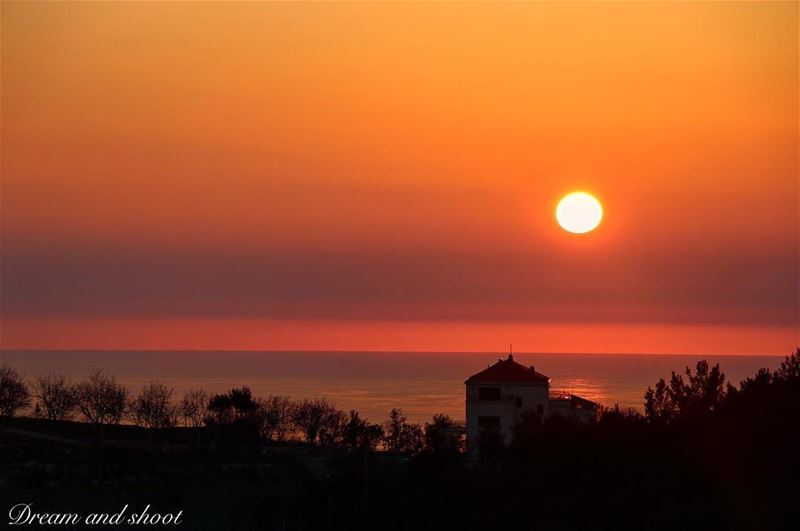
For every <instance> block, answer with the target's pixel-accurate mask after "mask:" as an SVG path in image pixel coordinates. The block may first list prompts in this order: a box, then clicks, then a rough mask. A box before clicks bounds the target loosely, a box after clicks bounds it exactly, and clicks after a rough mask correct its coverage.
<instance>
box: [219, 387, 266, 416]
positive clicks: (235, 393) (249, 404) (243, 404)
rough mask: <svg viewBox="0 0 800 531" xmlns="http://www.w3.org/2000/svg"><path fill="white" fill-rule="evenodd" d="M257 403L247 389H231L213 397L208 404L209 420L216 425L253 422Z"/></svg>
mask: <svg viewBox="0 0 800 531" xmlns="http://www.w3.org/2000/svg"><path fill="white" fill-rule="evenodd" d="M257 410H258V402H256V400H255V399H254V398H253V393H252V391H250V388H249V387H241V388H235V389H231V390H230V391H228V392H227V393H225V394H221V395H214V396H213V397H212V398H211V400H210V401H209V404H208V412H209V420H211V421H213V422H214V423H216V424H230V423H232V422H235V421H238V420H253V417H254V414H255V412H256V411H257Z"/></svg>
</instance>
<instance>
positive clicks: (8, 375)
mask: <svg viewBox="0 0 800 531" xmlns="http://www.w3.org/2000/svg"><path fill="white" fill-rule="evenodd" d="M30 401H31V393H30V390H29V389H28V385H27V384H26V383H25V380H23V379H22V376H20V374H19V373H18V372H17V371H16V370H15V369H12V368H11V367H9V366H8V365H7V364H5V363H4V364H3V365H2V366H0V416H5V417H13V416H14V415H15V414H16V413H17V411H19V410H20V409H23V408H26V407H28V405H30Z"/></svg>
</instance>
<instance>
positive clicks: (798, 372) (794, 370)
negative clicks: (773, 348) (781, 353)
mask: <svg viewBox="0 0 800 531" xmlns="http://www.w3.org/2000/svg"><path fill="white" fill-rule="evenodd" d="M775 376H776V378H779V379H781V380H783V381H785V382H794V383H797V382H800V348H798V349H796V350H795V351H794V353H793V354H792V355H791V356H786V359H785V360H783V361H782V362H781V366H780V367H778V370H777V371H775Z"/></svg>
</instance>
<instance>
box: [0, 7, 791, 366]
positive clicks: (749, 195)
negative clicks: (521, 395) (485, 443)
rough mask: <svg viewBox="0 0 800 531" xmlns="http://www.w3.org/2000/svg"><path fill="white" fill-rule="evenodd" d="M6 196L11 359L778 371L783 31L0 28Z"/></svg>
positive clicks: (95, 16) (716, 25)
mask: <svg viewBox="0 0 800 531" xmlns="http://www.w3.org/2000/svg"><path fill="white" fill-rule="evenodd" d="M575 189H585V190H588V191H591V192H593V193H595V194H596V195H597V197H598V198H599V199H600V200H601V201H602V202H603V205H604V208H605V212H606V217H605V219H604V221H603V224H602V225H601V226H600V228H599V229H598V230H597V231H595V232H593V233H591V234H589V235H584V236H575V235H570V234H568V233H566V232H564V231H562V230H560V229H559V228H558V227H557V225H556V224H555V220H554V217H553V210H554V208H555V204H556V203H557V201H558V199H559V198H560V197H561V196H562V195H563V194H565V193H567V192H569V191H572V190H575ZM1 191H2V194H1V195H0V201H1V206H2V210H1V212H0V214H1V215H2V226H1V227H0V230H1V231H2V240H1V241H0V246H2V248H1V250H2V255H1V256H0V259H1V260H2V264H1V265H2V269H0V280H1V281H2V283H1V284H0V288H2V290H0V304H1V305H2V306H0V310H1V313H2V321H1V322H0V324H2V329H1V330H0V331H1V332H2V334H1V335H0V346H2V347H3V348H83V347H93V348H202V347H204V346H205V347H207V348H267V349H268V348H297V349H304V348H314V349H349V348H364V349H367V348H368V349H407V350H408V349H411V350H498V349H499V350H504V349H505V348H506V345H507V344H508V343H509V342H514V343H515V349H517V348H518V349H519V350H528V351H537V350H538V351H554V350H556V351H591V352H602V351H622V352H642V351H646V352H690V353H696V352H719V353H763V354H786V353H788V352H789V351H790V350H792V349H793V348H794V347H795V346H796V345H797V344H798V343H800V337H798V297H799V296H800V282H799V281H798V270H799V269H800V267H799V264H798V247H799V246H800V243H799V242H800V236H799V234H798V232H799V231H800V218H798V215H799V213H800V208H799V206H798V201H800V192H799V191H798V5H797V4H796V3H791V2H783V3H768V2H766V3H644V2H642V3H565V4H559V3H462V4H452V3H441V4H421V3H419V4H410V3H409V4H406V3H376V4H368V3H330V4H318V3H302V4H295V3H233V4H226V3H194V2H192V3H111V4H101V3H46V2H45V3H16V2H3V3H2V190H1Z"/></svg>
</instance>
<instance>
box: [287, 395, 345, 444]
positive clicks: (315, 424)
mask: <svg viewBox="0 0 800 531" xmlns="http://www.w3.org/2000/svg"><path fill="white" fill-rule="evenodd" d="M340 416H341V412H339V411H337V410H336V408H335V407H333V406H332V405H331V404H329V403H328V401H327V400H325V399H324V398H323V399H318V400H303V401H302V402H298V403H297V404H295V406H294V408H293V409H292V422H293V423H294V425H295V426H296V427H297V428H298V429H299V430H300V431H301V432H302V434H303V437H304V439H305V441H306V442H307V443H312V444H313V443H315V442H317V439H318V438H319V436H320V432H324V435H323V437H324V438H325V439H326V440H330V439H331V438H332V437H334V436H335V431H336V427H337V424H338V423H339V422H340V420H341V418H340Z"/></svg>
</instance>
